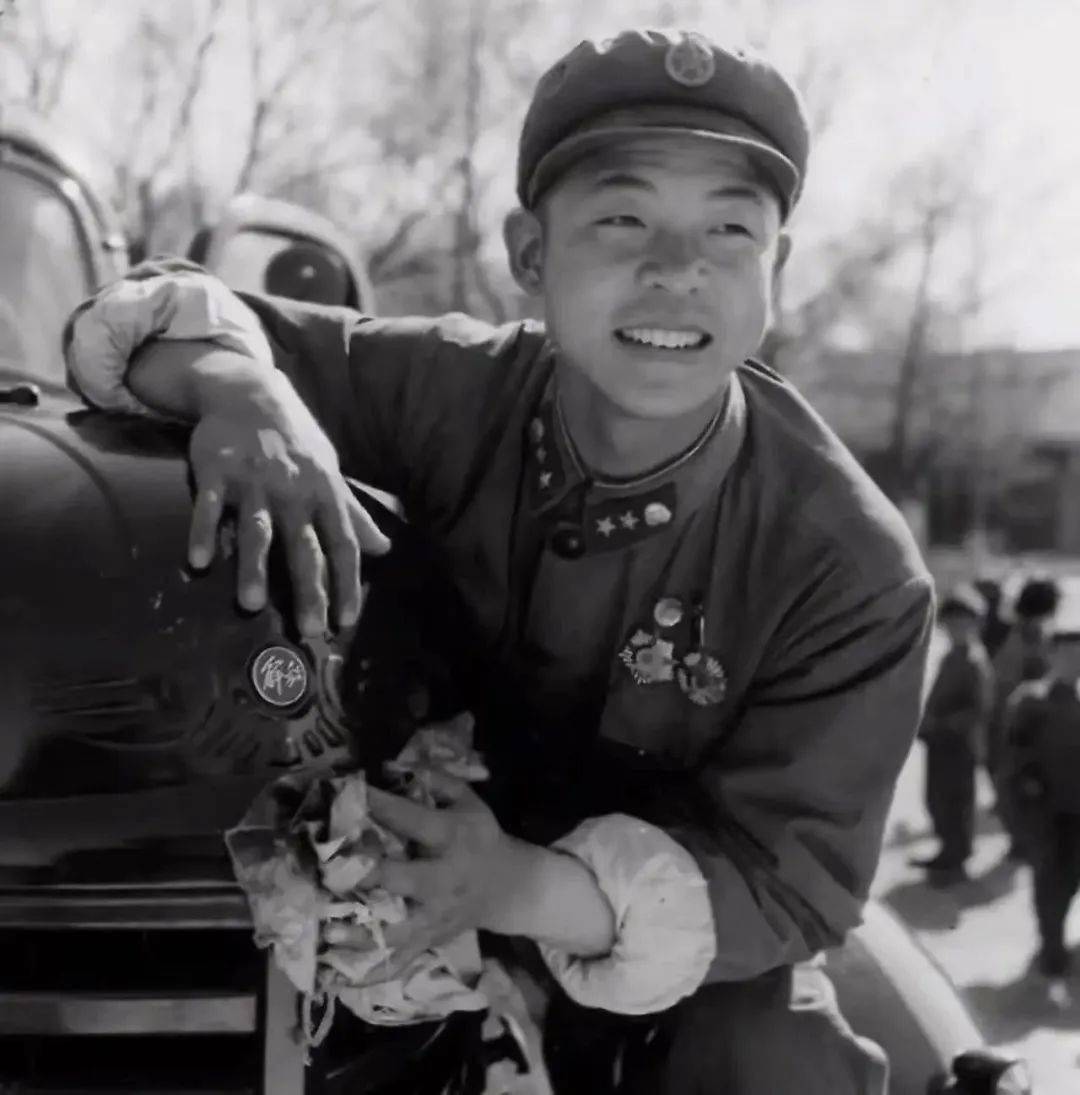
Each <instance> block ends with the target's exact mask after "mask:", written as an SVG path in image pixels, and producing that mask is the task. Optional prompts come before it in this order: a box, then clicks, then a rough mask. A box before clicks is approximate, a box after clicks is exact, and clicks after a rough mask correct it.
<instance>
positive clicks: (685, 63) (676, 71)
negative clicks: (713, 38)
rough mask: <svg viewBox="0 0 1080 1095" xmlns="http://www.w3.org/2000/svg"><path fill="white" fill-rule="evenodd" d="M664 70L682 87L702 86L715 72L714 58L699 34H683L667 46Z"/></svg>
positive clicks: (707, 44)
mask: <svg viewBox="0 0 1080 1095" xmlns="http://www.w3.org/2000/svg"><path fill="white" fill-rule="evenodd" d="M664 70H665V71H666V72H667V74H668V75H669V76H670V77H671V78H672V79H673V80H674V81H675V83H677V84H682V86H683V87H703V86H704V85H705V84H707V83H708V82H709V81H710V80H711V79H712V78H713V76H714V75H715V73H716V58H715V57H714V56H713V51H712V49H711V48H710V46H709V43H708V42H706V41H705V40H704V39H703V38H702V37H701V36H700V35H697V34H685V35H683V37H682V38H680V39H679V40H678V41H677V42H672V43H671V46H670V47H669V48H668V51H667V55H666V56H665V57H664Z"/></svg>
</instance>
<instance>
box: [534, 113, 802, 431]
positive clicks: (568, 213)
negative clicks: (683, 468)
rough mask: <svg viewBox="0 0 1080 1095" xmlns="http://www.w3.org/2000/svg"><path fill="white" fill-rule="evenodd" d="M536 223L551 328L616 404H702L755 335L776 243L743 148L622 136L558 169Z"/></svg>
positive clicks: (573, 362)
mask: <svg viewBox="0 0 1080 1095" xmlns="http://www.w3.org/2000/svg"><path fill="white" fill-rule="evenodd" d="M538 227H539V230H540V233H541V235H540V241H539V267H538V271H537V276H536V279H535V280H536V281H537V283H538V288H539V290H540V291H542V293H543V297H544V302H545V311H546V318H547V324H548V331H549V334H550V335H551V336H552V338H553V339H554V340H555V342H556V343H557V344H558V346H559V348H560V350H561V356H562V359H563V360H564V362H565V363H566V364H567V365H568V366H570V367H572V368H574V369H576V370H578V371H579V372H580V373H582V374H584V376H585V377H586V378H587V380H588V381H589V382H590V384H591V385H592V386H593V388H595V389H596V390H597V392H598V393H599V394H600V395H601V396H602V397H603V398H604V399H605V400H606V401H608V402H609V403H611V404H613V405H614V406H616V407H617V408H619V410H621V411H622V412H623V413H624V414H628V415H631V416H634V417H641V418H662V417H676V416H678V415H681V414H688V413H691V412H693V411H695V410H697V409H699V408H701V407H702V406H703V405H705V404H707V403H713V402H714V401H715V400H716V398H717V395H718V393H719V392H720V391H722V390H723V388H724V387H725V386H726V384H727V381H728V379H729V377H730V376H731V373H732V371H733V370H734V369H735V368H736V366H738V365H739V363H740V362H742V361H744V360H745V359H746V358H747V357H749V356H750V355H752V354H753V353H754V352H755V351H756V350H757V348H758V346H759V345H760V343H761V339H762V336H763V334H764V332H765V330H766V327H767V325H768V323H769V321H770V318H771V305H772V296H773V284H774V275H775V272H776V270H777V268H778V266H779V265H780V263H781V262H782V260H783V257H784V256H785V255H786V249H787V241H786V238H785V237H782V236H781V234H780V210H779V203H778V201H777V199H776V197H775V196H774V194H773V193H772V191H771V190H770V189H769V188H768V186H767V185H765V184H764V183H763V182H762V181H760V179H759V175H758V173H757V172H756V171H755V169H754V167H753V165H752V164H751V162H750V160H749V159H748V158H747V156H746V154H745V153H744V152H743V151H742V150H741V149H738V148H735V147H731V146H726V145H722V144H718V143H716V142H710V141H706V140H701V139H698V138H694V137H688V136H681V135H664V136H660V137H642V138H635V139H633V140H628V141H627V142H626V143H624V144H621V145H619V146H617V147H616V148H614V149H612V150H607V151H605V152H604V153H602V154H600V155H597V156H594V157H593V158H591V159H589V160H587V161H585V162H583V163H581V164H580V165H578V166H577V167H576V168H574V169H572V170H571V171H570V172H568V173H567V175H566V176H565V177H564V178H563V179H562V180H560V181H559V182H558V183H557V184H556V185H555V187H553V189H552V191H551V193H550V194H549V195H548V196H547V198H546V199H545V202H544V207H543V210H542V212H541V215H540V217H539V219H538Z"/></svg>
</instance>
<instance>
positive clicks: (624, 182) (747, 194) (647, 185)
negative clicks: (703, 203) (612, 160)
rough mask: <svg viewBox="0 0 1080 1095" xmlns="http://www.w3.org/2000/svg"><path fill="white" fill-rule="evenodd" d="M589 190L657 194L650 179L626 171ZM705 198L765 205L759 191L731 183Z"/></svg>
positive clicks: (608, 176)
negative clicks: (746, 200) (617, 190)
mask: <svg viewBox="0 0 1080 1095" xmlns="http://www.w3.org/2000/svg"><path fill="white" fill-rule="evenodd" d="M589 189H590V190H591V191H592V192H593V193H594V194H595V193H599V192H601V191H604V190H616V189H623V190H645V191H650V192H655V190H656V187H655V186H653V184H652V183H651V182H649V181H648V179H643V178H642V177H641V176H640V175H632V174H630V173H629V172H626V171H613V172H608V173H607V174H604V175H601V176H600V177H599V178H598V179H595V180H594V181H593V184H592V186H591V187H590V188H589ZM705 197H707V198H721V199H727V198H746V199H748V200H750V201H753V202H756V203H757V204H758V205H763V204H764V199H763V198H762V196H761V193H760V192H759V191H758V189H757V188H756V187H754V186H751V185H747V184H744V183H729V184H727V185H725V186H718V187H716V188H715V189H713V190H710V191H708V193H707V194H706V195H705Z"/></svg>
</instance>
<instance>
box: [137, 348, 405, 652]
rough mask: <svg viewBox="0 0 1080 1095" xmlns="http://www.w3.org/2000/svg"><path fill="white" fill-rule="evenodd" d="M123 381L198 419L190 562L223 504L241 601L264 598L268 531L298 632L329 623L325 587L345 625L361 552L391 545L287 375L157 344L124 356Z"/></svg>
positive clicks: (356, 603)
mask: <svg viewBox="0 0 1080 1095" xmlns="http://www.w3.org/2000/svg"><path fill="white" fill-rule="evenodd" d="M128 383H129V385H130V387H131V390H132V391H133V392H134V394H135V395H136V396H138V397H139V398H140V399H141V400H142V401H143V402H145V403H147V404H148V405H150V406H152V407H155V408H157V409H159V410H163V411H166V412H168V413H171V414H174V415H180V416H182V417H187V418H193V419H195V420H196V421H197V424H196V426H195V429H194V432H193V433H192V436H191V449H190V455H191V468H192V473H193V476H194V479H195V487H196V495H195V508H194V513H193V515H192V521H191V531H190V536H189V542H188V558H189V561H190V563H191V565H192V566H193V567H195V568H197V569H204V568H205V567H207V566H209V565H210V563H211V562H212V560H213V558H214V554H215V550H216V545H217V539H218V536H217V533H218V527H219V526H220V524H221V520H222V517H223V515H224V514H225V511H226V510H227V509H232V510H234V511H235V513H236V519H237V555H238V564H239V570H238V588H237V597H238V599H239V601H240V604H241V605H242V606H243V607H244V608H246V609H249V610H251V611H258V610H259V609H261V608H262V607H263V606H264V605H265V604H266V599H267V556H268V553H269V549H270V544H271V541H272V540H273V539H274V538H275V537H277V538H278V539H279V540H280V541H281V542H282V543H283V544H284V547H285V551H286V554H287V557H288V561H289V570H290V573H291V577H292V582H293V594H294V603H295V605H296V616H297V624H298V626H299V628H300V631H301V632H302V633H303V634H305V635H319V634H322V633H323V632H325V631H326V629H327V623H328V612H329V607H330V600H331V597H330V593H331V589H332V592H333V607H334V614H335V620H336V622H337V624H338V626H340V627H351V626H352V625H353V624H354V623H355V622H356V620H357V619H358V618H359V615H360V608H361V590H360V561H361V553H362V552H364V551H368V552H371V553H372V554H374V555H381V554H383V553H384V552H385V551H387V550H388V549H389V546H390V543H389V541H388V540H387V538H386V537H385V536H384V535H383V534H382V532H380V531H379V529H378V527H377V526H376V524H375V522H374V521H373V520H372V518H371V516H370V515H369V514H368V513H367V511H366V510H365V509H364V508H363V506H361V505H360V503H359V502H358V501H357V500H356V499H355V497H354V496H353V494H352V492H351V491H350V490H349V488H348V486H347V484H346V483H345V480H344V478H343V476H342V474H341V469H340V467H339V464H338V457H337V453H336V452H335V451H334V448H333V445H332V444H331V443H330V440H329V438H328V437H327V436H326V434H325V433H324V432H323V430H322V429H321V427H320V426H319V424H318V423H317V422H316V421H315V419H314V417H313V416H312V414H311V412H310V411H309V410H308V409H307V407H306V406H305V405H304V403H303V401H302V400H301V399H300V397H299V396H298V395H297V393H296V390H295V389H294V388H293V386H292V384H291V383H290V382H289V380H288V378H287V377H285V376H284V374H282V373H280V372H278V371H277V370H275V369H274V368H273V367H272V366H270V365H264V364H262V363H259V362H254V361H252V360H251V359H250V358H246V357H244V356H243V355H241V354H237V353H233V352H231V351H224V350H214V349H208V348H207V347H206V346H205V344H202V345H200V344H197V343H186V342H156V343H152V344H151V345H150V347H148V348H147V349H146V350H145V351H144V352H143V353H141V354H139V355H138V356H137V357H136V359H135V360H134V361H133V363H132V367H131V371H130V373H129V374H128Z"/></svg>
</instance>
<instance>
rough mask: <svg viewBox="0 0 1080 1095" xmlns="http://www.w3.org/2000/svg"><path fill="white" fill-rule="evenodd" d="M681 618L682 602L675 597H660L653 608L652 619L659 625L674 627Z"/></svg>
mask: <svg viewBox="0 0 1080 1095" xmlns="http://www.w3.org/2000/svg"><path fill="white" fill-rule="evenodd" d="M682 618H683V606H682V602H681V601H680V600H679V599H678V598H677V597H662V598H661V599H660V600H659V601H657V602H656V607H655V608H654V609H653V619H654V620H655V621H656V622H657V623H658V624H659V625H660V626H661V627H675V626H676V625H677V624H678V623H679V622H680V621H681V620H682Z"/></svg>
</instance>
